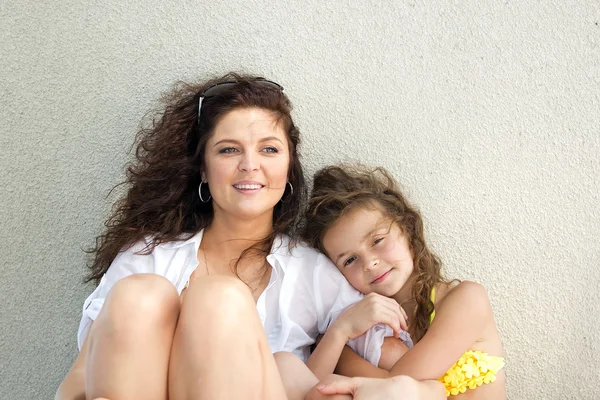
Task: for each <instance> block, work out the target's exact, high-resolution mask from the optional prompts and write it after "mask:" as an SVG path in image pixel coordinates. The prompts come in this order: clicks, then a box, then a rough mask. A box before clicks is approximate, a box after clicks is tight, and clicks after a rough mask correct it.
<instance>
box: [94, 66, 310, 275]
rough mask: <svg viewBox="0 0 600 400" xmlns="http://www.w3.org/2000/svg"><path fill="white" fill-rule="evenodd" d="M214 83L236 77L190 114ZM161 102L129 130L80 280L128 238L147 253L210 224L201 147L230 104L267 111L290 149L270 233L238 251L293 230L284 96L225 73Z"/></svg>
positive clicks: (299, 181) (297, 210) (302, 194)
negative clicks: (130, 142) (123, 168)
mask: <svg viewBox="0 0 600 400" xmlns="http://www.w3.org/2000/svg"><path fill="white" fill-rule="evenodd" d="M220 82H236V84H235V85H234V86H232V87H231V88H228V89H226V90H225V91H223V92H221V93H219V94H217V95H215V96H211V97H207V98H204V100H203V103H202V112H201V116H200V118H198V101H199V99H200V94H201V93H202V92H203V91H204V90H205V89H206V88H208V87H210V86H212V85H214V84H216V83H220ZM162 103H163V104H164V106H163V107H162V108H161V109H160V111H158V112H157V113H156V115H155V117H154V118H153V119H152V121H151V123H149V124H148V125H149V126H146V127H144V126H142V128H141V129H140V131H139V132H138V134H137V137H136V144H137V147H136V151H135V161H133V162H132V163H131V164H130V165H129V166H128V167H127V175H126V179H125V182H123V183H121V185H125V187H126V193H125V194H124V196H123V197H122V198H121V199H119V200H118V201H117V202H116V203H115V205H114V206H113V212H112V215H111V216H110V218H109V219H108V220H107V221H106V223H105V226H106V229H105V231H104V233H102V234H101V235H100V236H98V237H97V238H96V246H95V247H94V248H93V249H91V250H90V251H89V252H90V253H92V254H93V262H92V263H91V265H90V270H91V271H90V274H89V275H88V278H87V281H95V282H96V283H97V282H99V281H100V279H101V278H102V276H103V275H104V273H105V272H106V271H107V270H108V268H109V266H110V264H111V263H112V261H113V260H114V258H115V257H116V256H117V254H118V253H119V252H120V251H121V250H124V249H126V248H128V247H131V246H132V245H133V244H135V243H136V242H139V241H141V240H147V242H148V246H147V247H146V249H145V251H144V252H145V253H146V252H148V253H150V252H151V251H152V250H153V249H154V247H156V246H157V245H159V244H160V243H164V242H169V241H177V240H187V239H189V238H190V237H191V236H193V235H194V234H196V233H197V232H198V231H200V230H201V229H203V228H205V227H207V226H209V225H210V223H211V221H212V218H213V209H212V202H207V203H203V202H201V201H200V198H199V196H198V187H199V185H200V181H201V173H202V171H203V167H204V149H205V146H206V142H207V141H208V139H209V138H210V136H211V134H212V132H213V131H214V128H215V126H216V124H217V123H218V121H219V120H220V118H221V117H223V116H224V115H225V114H226V113H228V112H229V111H232V110H234V109H238V108H247V107H258V108H262V109H265V110H269V111H272V112H273V114H274V116H275V117H276V118H277V121H278V122H279V123H281V124H282V126H283V128H284V130H285V132H286V135H287V138H288V143H289V148H290V167H289V171H288V180H289V182H290V183H291V184H292V186H293V191H292V190H289V191H288V190H287V189H286V191H285V193H284V195H283V199H284V201H280V202H279V203H278V204H277V205H276V206H275V209H274V212H273V231H272V233H271V234H270V235H269V236H267V237H265V238H264V239H263V240H262V241H260V242H258V243H256V244H255V245H253V246H251V247H250V248H249V249H246V251H244V252H243V253H242V256H241V257H243V256H244V255H245V254H246V253H247V252H248V251H250V250H253V251H256V252H258V253H259V254H261V255H264V256H266V255H267V254H268V252H269V251H270V249H271V246H272V244H273V241H274V239H275V237H276V236H277V235H279V234H282V233H283V234H288V235H290V236H291V237H292V238H294V237H295V236H296V234H295V232H296V230H297V226H298V220H299V215H300V214H301V211H302V206H303V205H304V202H305V199H306V184H305V181H304V174H303V170H302V165H301V163H300V159H299V154H298V152H297V149H298V145H299V143H300V132H299V130H298V129H297V128H296V126H295V125H294V122H293V120H292V117H291V109H292V106H291V103H290V101H289V99H288V98H287V96H286V95H285V94H284V93H283V92H282V91H278V90H273V88H269V87H267V86H266V85H263V84H260V82H259V81H257V77H255V76H249V75H239V74H235V73H229V74H227V75H225V76H222V77H220V78H216V79H211V80H209V81H206V82H202V83H197V84H186V83H179V84H177V85H176V86H175V87H174V89H173V90H172V91H171V92H170V93H167V94H165V95H164V96H163V98H162ZM117 186H119V185H117ZM203 189H204V188H203ZM241 257H240V258H241ZM238 262H239V259H238Z"/></svg>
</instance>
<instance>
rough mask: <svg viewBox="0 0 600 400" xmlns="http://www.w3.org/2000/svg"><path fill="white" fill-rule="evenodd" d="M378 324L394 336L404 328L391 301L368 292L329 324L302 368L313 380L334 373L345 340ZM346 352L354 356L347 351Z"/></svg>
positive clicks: (363, 362) (397, 307) (398, 310)
mask: <svg viewBox="0 0 600 400" xmlns="http://www.w3.org/2000/svg"><path fill="white" fill-rule="evenodd" d="M380 323H383V324H387V325H389V326H391V327H392V329H393V330H394V333H397V332H398V331H399V330H400V329H406V328H407V326H406V320H405V317H404V315H403V313H402V311H401V310H400V306H399V305H398V303H396V301H395V300H392V299H389V298H387V297H385V296H381V295H378V294H376V293H371V294H369V295H367V296H365V297H364V298H363V299H362V300H361V301H360V302H358V303H357V304H355V305H354V306H352V307H350V308H349V309H348V310H346V311H344V312H343V313H342V314H341V315H340V316H339V318H338V319H337V320H336V321H335V322H333V323H332V324H331V326H330V327H329V329H327V331H326V332H325V335H324V336H323V338H322V339H321V341H320V342H319V344H318V345H317V348H316V349H315V351H314V352H313V353H312V354H311V355H310V357H309V358H308V360H307V361H306V365H307V366H308V368H309V369H310V370H311V371H312V372H313V374H315V376H316V377H317V378H319V379H323V378H324V377H326V376H327V375H329V374H331V373H332V372H333V371H334V369H335V367H336V364H337V363H338V360H339V358H340V355H341V354H342V351H343V350H344V348H345V345H346V343H347V342H348V340H350V339H353V338H356V337H358V336H360V335H362V334H364V333H365V332H366V331H367V330H369V329H370V328H371V327H373V326H374V325H376V324H380ZM349 351H350V352H352V353H354V352H353V351H352V350H351V349H349ZM354 354H355V355H356V353H354ZM357 357H358V356H357ZM358 358H359V359H360V361H361V362H360V364H362V365H364V366H365V367H368V366H369V365H371V364H370V363H369V362H368V361H366V360H363V359H362V358H360V357H358ZM357 362H358V359H357Z"/></svg>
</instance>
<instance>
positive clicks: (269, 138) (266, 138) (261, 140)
mask: <svg viewBox="0 0 600 400" xmlns="http://www.w3.org/2000/svg"><path fill="white" fill-rule="evenodd" d="M269 140H276V141H278V142H279V143H281V144H283V141H282V140H281V139H279V138H278V137H277V136H267V137H264V138H262V139H260V140H259V141H258V142H259V143H262V142H268V141H269Z"/></svg>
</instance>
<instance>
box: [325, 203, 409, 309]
mask: <svg viewBox="0 0 600 400" xmlns="http://www.w3.org/2000/svg"><path fill="white" fill-rule="evenodd" d="M323 247H324V248H325V250H326V253H327V255H328V256H329V258H331V260H332V261H333V262H334V263H335V265H336V266H337V267H338V269H339V270H340V271H341V272H342V274H344V276H345V277H346V279H347V280H348V282H350V284H351V285H352V286H354V287H355V288H356V289H357V290H359V291H360V292H362V293H365V294H367V293H370V292H375V293H378V294H381V295H384V296H388V297H391V296H394V295H395V294H397V293H398V292H399V291H400V289H401V288H402V287H403V286H404V285H405V284H406V282H407V281H408V280H409V278H410V276H411V274H412V272H413V257H412V252H411V251H410V248H409V244H408V240H407V237H406V235H404V234H403V233H402V231H401V230H400V227H399V226H398V224H397V223H396V222H393V221H391V220H390V218H388V217H386V216H385V215H384V214H383V213H382V212H381V210H380V208H379V207H375V206H373V207H359V208H357V209H355V210H352V211H350V212H348V213H346V214H345V215H343V216H342V217H341V218H340V219H338V220H337V221H336V222H335V223H334V224H333V225H332V226H331V227H330V228H329V229H328V230H327V231H326V232H325V236H324V238H323Z"/></svg>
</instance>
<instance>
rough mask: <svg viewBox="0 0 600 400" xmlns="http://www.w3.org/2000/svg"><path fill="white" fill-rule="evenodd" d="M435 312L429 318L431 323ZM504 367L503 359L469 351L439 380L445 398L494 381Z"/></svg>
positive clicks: (432, 290)
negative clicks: (442, 385) (443, 387)
mask: <svg viewBox="0 0 600 400" xmlns="http://www.w3.org/2000/svg"><path fill="white" fill-rule="evenodd" d="M430 299H431V302H432V303H434V304H435V288H432V289H431V295H430ZM434 317H435V310H434V311H433V312H432V313H431V315H430V316H429V322H430V323H431V322H433V318H434ZM502 367H504V358H502V357H496V356H490V355H488V354H487V353H484V352H482V351H480V350H469V351H467V352H465V354H463V355H462V357H461V358H459V359H458V361H457V362H456V363H454V365H453V366H451V367H450V369H449V370H448V371H446V373H445V374H444V376H442V377H441V378H440V379H439V380H440V382H442V383H443V384H444V386H445V387H446V397H450V396H456V395H458V394H460V393H464V392H466V391H467V389H475V388H476V387H478V386H481V385H483V384H487V383H492V382H494V381H495V380H496V374H497V373H498V371H500V370H501V369H502Z"/></svg>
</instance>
